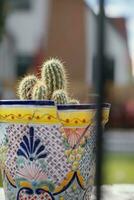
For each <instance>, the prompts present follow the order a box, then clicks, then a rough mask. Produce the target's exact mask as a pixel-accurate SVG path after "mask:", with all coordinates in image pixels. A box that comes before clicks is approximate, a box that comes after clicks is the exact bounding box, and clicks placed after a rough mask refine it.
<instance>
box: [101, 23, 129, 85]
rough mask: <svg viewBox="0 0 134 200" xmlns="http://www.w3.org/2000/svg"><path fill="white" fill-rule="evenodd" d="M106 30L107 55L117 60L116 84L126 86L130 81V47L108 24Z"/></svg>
mask: <svg viewBox="0 0 134 200" xmlns="http://www.w3.org/2000/svg"><path fill="white" fill-rule="evenodd" d="M106 30H107V33H106V34H107V35H106V36H107V37H106V41H105V42H106V53H107V54H108V55H110V56H112V57H113V58H114V60H115V83H116V84H117V85H124V84H126V83H128V82H129V80H130V74H129V67H130V66H129V64H130V63H129V60H128V47H127V45H126V42H125V40H124V38H123V37H122V36H121V35H120V34H119V33H118V32H117V30H115V28H114V27H113V26H112V25H111V24H109V23H108V22H107V23H106Z"/></svg>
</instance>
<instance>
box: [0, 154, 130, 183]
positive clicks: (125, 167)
mask: <svg viewBox="0 0 134 200" xmlns="http://www.w3.org/2000/svg"><path fill="white" fill-rule="evenodd" d="M103 175H104V176H103V184H114V183H130V184H131V183H133V184H134V154H126V153H125V154H124V153H106V154H105V156H104V164H103ZM0 186H2V184H1V178H0Z"/></svg>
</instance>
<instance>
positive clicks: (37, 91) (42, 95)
mask: <svg viewBox="0 0 134 200" xmlns="http://www.w3.org/2000/svg"><path fill="white" fill-rule="evenodd" d="M47 93H48V92H47V87H46V86H45V85H44V84H43V83H42V82H40V81H39V82H37V83H36V85H35V86H34V88H33V93H32V99H33V100H47Z"/></svg>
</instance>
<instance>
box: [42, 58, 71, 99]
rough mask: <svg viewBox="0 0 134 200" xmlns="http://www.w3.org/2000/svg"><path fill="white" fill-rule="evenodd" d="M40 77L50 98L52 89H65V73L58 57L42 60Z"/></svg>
mask: <svg viewBox="0 0 134 200" xmlns="http://www.w3.org/2000/svg"><path fill="white" fill-rule="evenodd" d="M41 79H42V81H43V82H44V83H45V84H46V86H47V89H48V98H49V99H51V97H52V94H53V92H54V91H56V90H59V89H62V90H66V84H67V81H66V74H65V70H64V66H63V64H62V63H61V61H60V60H58V59H54V58H52V59H50V60H48V61H46V62H44V64H43V66H42V70H41Z"/></svg>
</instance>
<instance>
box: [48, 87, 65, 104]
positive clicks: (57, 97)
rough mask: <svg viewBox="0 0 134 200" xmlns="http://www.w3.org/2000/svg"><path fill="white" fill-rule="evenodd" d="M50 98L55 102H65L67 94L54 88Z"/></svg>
mask: <svg viewBox="0 0 134 200" xmlns="http://www.w3.org/2000/svg"><path fill="white" fill-rule="evenodd" d="M52 100H54V101H55V103H56V104H67V103H68V95H67V93H66V92H65V91H64V90H56V91H55V92H54V93H53V95H52Z"/></svg>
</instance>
